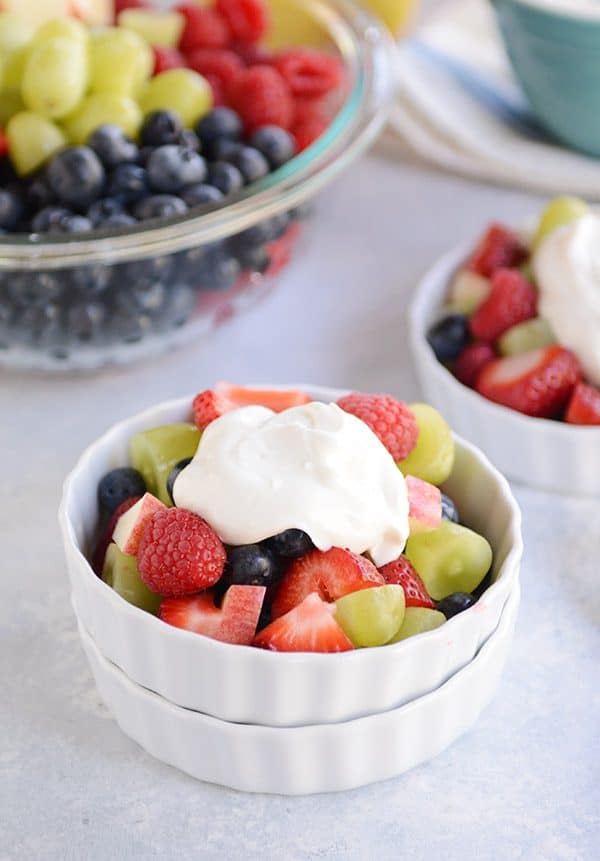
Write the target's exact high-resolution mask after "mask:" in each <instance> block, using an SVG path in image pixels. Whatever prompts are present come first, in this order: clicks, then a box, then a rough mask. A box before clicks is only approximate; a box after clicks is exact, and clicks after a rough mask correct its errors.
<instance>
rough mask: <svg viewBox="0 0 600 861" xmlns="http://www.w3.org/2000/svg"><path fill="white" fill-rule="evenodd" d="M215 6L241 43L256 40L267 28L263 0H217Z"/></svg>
mask: <svg viewBox="0 0 600 861" xmlns="http://www.w3.org/2000/svg"><path fill="white" fill-rule="evenodd" d="M215 8H216V9H217V11H218V12H220V13H221V15H222V16H223V18H225V20H226V21H227V23H228V24H229V28H230V30H231V33H232V35H233V38H234V39H235V40H236V41H237V42H241V43H242V44H245V45H252V44H253V43H254V42H258V41H259V40H260V39H262V37H263V36H264V35H265V34H266V32H267V30H268V29H269V14H268V11H267V7H266V5H265V3H264V0H217V2H216V3H215Z"/></svg>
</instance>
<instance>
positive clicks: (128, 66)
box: [90, 27, 154, 98]
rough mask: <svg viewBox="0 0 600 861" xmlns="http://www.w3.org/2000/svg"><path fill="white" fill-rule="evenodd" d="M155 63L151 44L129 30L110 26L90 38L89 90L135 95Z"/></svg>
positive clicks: (118, 94) (133, 96)
mask: <svg viewBox="0 0 600 861" xmlns="http://www.w3.org/2000/svg"><path fill="white" fill-rule="evenodd" d="M153 66H154V58H153V54H152V50H151V48H150V47H149V46H148V45H147V44H146V42H145V41H144V40H143V39H142V38H141V36H138V34H137V33H133V32H132V31H130V30H123V29H120V28H118V27H109V28H107V29H106V30H100V31H99V32H98V33H94V34H93V35H92V38H91V40H90V90H91V92H92V93H109V94H111V95H117V96H130V97H131V98H136V96H137V95H138V93H139V92H140V90H141V88H142V87H143V86H144V84H145V83H146V81H147V80H148V78H149V77H150V75H151V74H152V69H153Z"/></svg>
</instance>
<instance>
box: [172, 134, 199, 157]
mask: <svg viewBox="0 0 600 861" xmlns="http://www.w3.org/2000/svg"><path fill="white" fill-rule="evenodd" d="M176 143H177V144H178V145H179V146H182V147H185V149H191V150H192V151H193V152H201V150H202V144H201V143H200V139H199V138H198V135H197V134H196V132H195V131H194V130H193V129H181V131H180V132H179V134H178V135H177V141H176Z"/></svg>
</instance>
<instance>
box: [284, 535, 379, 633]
mask: <svg viewBox="0 0 600 861" xmlns="http://www.w3.org/2000/svg"><path fill="white" fill-rule="evenodd" d="M383 582H384V581H383V578H382V577H381V575H380V574H379V573H378V571H377V568H375V566H374V565H373V563H372V562H369V560H368V559H365V557H364V556H358V554H356V553H351V552H350V551H349V550H342V549H341V548H340V547H332V548H331V550H327V551H325V552H323V551H321V550H313V551H311V552H310V553H307V554H306V556H303V557H302V558H301V559H297V560H296V561H295V562H292V564H291V566H290V567H289V568H288V570H287V573H286V574H285V576H284V578H283V580H282V581H281V584H280V586H279V590H278V592H277V596H276V598H275V600H274V601H273V609H272V616H273V618H274V619H276V618H277V617H278V616H283V615H284V614H285V613H287V612H289V611H290V610H291V609H292V608H293V607H297V606H298V604H301V603H302V601H304V599H305V598H306V596H307V595H310V594H311V592H316V593H317V594H318V595H319V596H320V597H321V598H323V600H325V601H336V600H337V599H338V598H341V597H342V596H343V595H349V594H350V592H357V591H358V590H359V589H369V588H371V587H372V586H382V585H383Z"/></svg>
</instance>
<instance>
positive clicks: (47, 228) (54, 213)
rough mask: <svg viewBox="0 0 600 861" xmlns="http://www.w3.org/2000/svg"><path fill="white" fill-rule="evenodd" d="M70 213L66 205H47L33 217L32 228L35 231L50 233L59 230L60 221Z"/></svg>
mask: <svg viewBox="0 0 600 861" xmlns="http://www.w3.org/2000/svg"><path fill="white" fill-rule="evenodd" d="M68 215H69V210H68V209H65V207H64V206H46V207H44V209H40V211H39V212H38V213H37V214H36V215H35V216H34V217H33V219H32V221H31V229H32V231H33V232H34V233H49V232H51V231H52V230H58V225H59V223H60V221H61V220H62V219H63V218H64V217H65V216H68Z"/></svg>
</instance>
